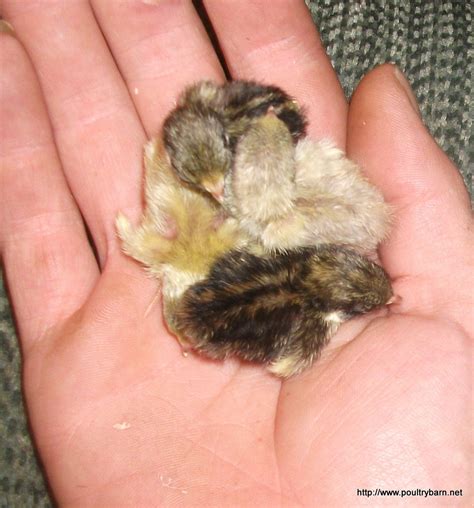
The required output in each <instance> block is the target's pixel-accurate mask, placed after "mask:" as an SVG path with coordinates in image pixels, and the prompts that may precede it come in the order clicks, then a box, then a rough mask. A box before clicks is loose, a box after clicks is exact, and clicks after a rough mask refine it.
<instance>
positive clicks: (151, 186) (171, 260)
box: [116, 141, 247, 343]
mask: <svg viewBox="0 0 474 508" xmlns="http://www.w3.org/2000/svg"><path fill="white" fill-rule="evenodd" d="M145 199H146V207H145V211H144V215H143V218H142V220H141V223H140V224H139V225H138V226H133V225H132V224H131V223H130V221H129V220H128V219H127V218H126V217H125V216H124V215H122V214H119V215H118V217H117V220H116V227H117V231H118V235H119V237H120V238H121V240H122V242H123V249H124V251H125V252H126V253H127V254H128V255H130V256H131V257H133V258H134V259H136V260H137V261H140V262H141V263H143V264H144V265H145V266H146V268H147V269H148V271H149V273H150V274H151V275H153V276H155V277H157V278H159V279H160V280H161V281H162V294H163V313H164V317H165V320H166V322H167V324H168V326H169V327H170V330H171V331H173V332H174V333H175V334H176V330H175V327H174V315H175V313H174V309H175V307H176V304H177V302H178V301H179V299H180V298H181V296H182V294H183V293H184V291H185V290H186V289H187V288H188V287H189V286H191V285H192V284H195V283H196V282H198V281H200V280H202V279H204V278H205V277H206V276H207V274H208V273H209V270H210V268H211V266H212V264H213V263H214V262H215V260H216V259H218V258H219V257H220V256H222V254H224V253H225V252H227V251H229V250H231V249H233V248H239V247H243V246H244V245H246V243H247V238H246V235H245V234H244V233H242V232H241V230H240V229H239V227H238V225H237V223H236V221H235V219H233V218H231V217H224V215H223V214H222V210H221V209H220V207H219V206H218V205H217V203H216V202H215V201H214V200H212V199H210V198H208V197H207V196H205V195H203V194H201V193H199V192H196V191H195V190H193V189H190V188H188V187H186V186H183V185H182V183H181V182H180V181H179V180H178V179H177V178H176V176H175V175H174V173H173V171H172V169H171V167H170V164H169V160H168V158H167V156H166V154H165V152H164V150H163V147H162V146H161V144H160V143H159V142H156V141H155V142H150V143H148V144H147V145H146V147H145ZM178 338H179V339H180V337H178ZM181 342H182V343H183V341H181Z"/></svg>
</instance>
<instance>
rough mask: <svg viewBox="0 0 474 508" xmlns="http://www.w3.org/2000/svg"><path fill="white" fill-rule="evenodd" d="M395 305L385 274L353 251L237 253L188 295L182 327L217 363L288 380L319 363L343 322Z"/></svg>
mask: <svg viewBox="0 0 474 508" xmlns="http://www.w3.org/2000/svg"><path fill="white" fill-rule="evenodd" d="M391 298H392V290H391V286H390V282H389V279H388V277H387V274H386V273H385V272H384V270H383V269H382V268H381V267H380V266H378V265H377V264H375V263H373V262H372V261H370V260H368V259H366V258H365V257H362V256H360V255H359V254H357V253H356V252H355V251H353V250H350V249H346V248H343V247H336V246H333V245H319V246H317V247H310V248H303V249H298V250H292V251H289V252H278V253H273V254H269V255H267V256H265V257H261V256H255V255H254V254H251V253H249V252H245V251H242V250H234V251H232V252H230V253H227V254H225V255H224V256H223V257H221V258H220V259H219V260H218V261H217V262H216V263H215V264H214V265H213V267H212V269H211V271H210V273H209V275H208V277H207V278H205V279H204V280H202V281H200V282H198V283H196V284H194V285H192V286H190V287H189V288H188V289H187V290H186V291H185V293H184V295H183V298H182V299H181V300H180V302H179V304H178V306H177V308H176V316H175V318H176V319H175V327H176V329H177V330H178V333H179V334H180V336H181V337H184V338H185V339H184V340H185V341H187V342H188V343H189V344H190V345H191V347H192V348H193V349H195V350H196V351H198V352H201V353H203V354H204V355H206V356H208V357H210V358H215V359H223V358H226V357H228V356H237V357H239V358H241V359H244V360H249V361H255V362H261V363H264V364H266V365H267V368H268V370H269V371H271V372H272V373H274V374H276V375H278V376H281V377H288V376H291V375H293V374H297V373H299V372H301V371H303V370H304V369H306V368H307V367H309V366H310V365H311V364H312V363H313V361H314V360H315V359H316V358H317V357H318V355H319V354H320V352H321V350H322V348H323V347H324V346H325V345H326V344H327V343H328V341H329V339H330V338H331V336H332V335H333V334H334V333H335V332H336V330H337V328H338V327H339V325H340V324H341V323H342V322H343V321H345V320H347V319H349V318H351V317H352V316H356V315H359V314H364V313H367V312H370V311H371V310H373V309H376V308H378V307H381V306H383V305H385V304H387V303H390V300H391Z"/></svg>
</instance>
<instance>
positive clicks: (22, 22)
mask: <svg viewBox="0 0 474 508" xmlns="http://www.w3.org/2000/svg"><path fill="white" fill-rule="evenodd" d="M45 7H46V6H45V4H44V3H43V2H36V1H30V0H25V1H22V2H18V1H14V0H10V1H8V0H5V1H4V3H3V11H4V15H5V16H6V17H8V18H9V19H10V20H11V22H12V23H13V25H14V26H15V29H16V32H17V33H18V37H19V38H20V40H21V41H22V42H23V43H24V45H25V47H26V50H27V52H28V54H29V55H30V57H31V59H32V61H33V64H34V66H35V68H36V70H37V72H38V75H39V80H40V84H41V86H42V89H43V92H44V95H45V99H46V103H47V107H48V110H49V113H50V118H51V121H52V124H53V127H54V131H55V138H56V141H57V145H58V150H59V154H60V157H61V161H62V163H63V167H64V171H65V173H66V177H67V181H68V183H69V185H70V187H71V189H72V192H73V194H74V196H75V198H76V201H77V203H78V204H79V207H80V209H81V212H82V214H83V216H84V218H85V220H86V222H87V224H88V226H89V229H90V231H91V234H92V237H93V239H94V242H95V244H96V247H97V250H98V253H99V257H100V259H101V262H102V263H103V262H104V259H105V258H106V256H107V254H108V253H109V254H110V253H111V252H115V251H116V249H117V243H118V242H117V241H116V235H115V228H114V220H115V216H116V214H117V212H118V211H119V210H122V211H125V212H126V213H127V214H128V215H137V214H138V213H139V211H140V208H141V203H140V195H141V186H142V185H141V150H142V145H143V143H144V140H145V136H144V132H143V129H142V126H141V124H140V122H139V120H138V117H137V115H136V112H135V109H134V107H133V103H132V101H131V99H130V96H129V95H128V92H127V89H126V87H125V86H124V83H123V81H122V79H121V76H120V74H119V72H118V70H117V68H116V65H115V63H114V61H113V58H112V56H111V54H110V52H109V50H108V48H107V44H106V43H105V41H104V39H103V37H102V34H101V32H100V29H99V27H98V25H97V23H96V20H95V18H94V14H93V12H92V9H91V8H90V5H89V4H88V2H86V1H84V0H81V1H75V2H64V1H63V0H55V1H51V2H48V3H47V7H46V8H45Z"/></svg>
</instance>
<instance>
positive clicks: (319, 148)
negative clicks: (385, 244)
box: [222, 113, 390, 253]
mask: <svg viewBox="0 0 474 508" xmlns="http://www.w3.org/2000/svg"><path fill="white" fill-rule="evenodd" d="M222 203H223V206H224V207H225V208H226V209H227V210H228V212H229V213H230V214H231V215H233V216H234V217H235V218H236V219H237V220H238V221H239V223H240V225H241V226H242V227H243V229H245V230H246V231H247V232H248V233H249V234H250V235H251V236H252V237H253V238H254V239H256V240H259V241H261V242H262V244H263V246H264V247H265V249H267V250H278V249H291V248H296V247H302V246H311V245H317V244H323V243H333V244H338V245H346V246H351V247H353V248H356V249H358V250H359V251H360V252H363V253H370V252H373V251H375V249H376V248H377V245H378V244H379V243H380V241H382V240H383V238H384V237H385V236H386V234H387V230H388V227H389V223H390V209H389V207H388V205H387V204H386V203H385V202H384V199H383V196H382V194H381V193H380V191H379V190H378V189H377V188H376V187H375V186H373V185H372V184H371V183H370V182H369V181H368V180H367V179H366V178H365V177H364V175H363V174H362V172H361V171H360V169H359V168H358V166H357V165H356V164H355V163H354V162H352V161H350V160H349V159H347V158H346V157H345V156H344V154H343V152H342V151H341V150H339V149H338V148H336V147H335V146H334V145H333V144H332V143H331V142H329V141H318V142H316V141H312V140H310V139H307V138H305V139H302V140H300V141H298V143H297V144H296V146H295V145H294V143H293V142H292V138H291V135H290V133H289V131H288V128H287V126H286V124H285V123H284V122H282V121H281V120H280V119H279V118H278V117H277V116H275V115H274V114H272V113H268V114H266V115H263V116H260V117H259V118H258V119H257V120H256V121H255V122H254V123H253V124H252V125H251V126H250V127H249V128H248V129H247V131H246V132H245V133H244V134H243V135H242V136H241V138H240V140H239V142H238V143H237V146H236V148H235V155H234V159H233V164H232V166H231V170H230V171H229V172H228V173H227V175H226V179H225V186H224V198H223V201H222Z"/></svg>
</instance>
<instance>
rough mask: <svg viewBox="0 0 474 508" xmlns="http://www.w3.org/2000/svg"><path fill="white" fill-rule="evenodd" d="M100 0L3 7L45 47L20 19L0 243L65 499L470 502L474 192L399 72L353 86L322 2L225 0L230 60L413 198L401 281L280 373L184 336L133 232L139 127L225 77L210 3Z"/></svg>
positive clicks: (47, 453) (10, 54)
mask: <svg viewBox="0 0 474 508" xmlns="http://www.w3.org/2000/svg"><path fill="white" fill-rule="evenodd" d="M91 3H92V7H91V6H90V5H88V4H86V3H83V2H74V3H73V2H55V3H52V4H48V6H47V7H46V8H45V7H44V5H42V4H41V3H39V4H38V3H37V2H33V1H29V0H28V1H27V0H21V1H20V0H16V1H15V0H10V1H8V0H3V2H2V7H1V8H2V15H3V16H4V17H5V18H6V19H8V20H9V21H11V22H12V24H13V26H14V27H15V30H16V33H17V36H18V39H19V40H20V41H21V43H22V44H23V45H24V48H25V49H26V51H25V49H24V48H23V47H22V45H21V44H20V43H19V42H18V40H16V39H15V38H13V37H9V36H5V35H4V34H2V37H1V39H0V43H1V45H2V59H3V61H2V69H4V70H5V72H3V73H2V75H1V77H0V79H1V80H2V84H1V98H0V101H1V108H2V112H3V113H4V114H5V117H4V118H8V122H5V125H4V126H3V127H2V145H1V149H0V157H1V161H2V167H1V178H2V185H1V187H0V189H1V190H0V192H1V196H0V217H1V224H2V228H1V236H0V241H1V251H2V258H3V263H4V266H5V273H6V278H7V282H8V285H9V290H10V294H11V297H12V302H13V305H14V309H15V315H16V319H17V323H18V329H19V332H20V337H21V343H22V349H23V354H24V382H25V394H26V399H27V405H28V410H29V414H30V418H31V423H32V428H33V432H34V436H35V439H36V442H37V446H38V449H39V451H40V455H41V457H42V460H43V462H44V465H45V467H46V471H47V474H48V478H49V481H50V484H51V486H52V489H53V492H54V494H55V496H56V498H57V499H58V501H59V502H60V503H61V504H70V505H74V504H76V505H86V504H91V505H97V506H121V505H127V504H129V505H132V506H152V505H165V506H173V505H175V504H176V505H180V506H274V505H276V506H278V505H284V506H294V505H300V504H301V505H307V506H315V505H318V506H332V505H334V506H354V505H357V504H362V503H364V501H367V500H368V498H366V497H361V496H360V495H359V496H358V493H357V489H375V488H377V487H379V488H390V489H392V488H393V489H416V488H420V489H421V488H422V489H428V488H431V489H448V491H449V490H450V489H464V490H463V496H462V497H459V498H449V503H450V505H453V504H455V503H456V502H459V503H463V502H464V503H466V502H469V495H470V494H469V491H468V471H469V467H468V466H469V452H470V449H469V446H470V434H469V433H470V427H469V424H470V421H469V416H468V410H469V404H470V397H471V393H470V384H469V380H470V363H469V360H470V351H471V350H470V343H469V341H468V338H469V333H470V332H471V333H472V330H469V329H468V328H469V326H472V320H469V312H470V289H469V280H468V279H469V277H468V275H469V274H470V273H472V272H471V270H472V256H471V254H470V253H469V248H472V239H471V234H472V232H471V215H470V208H469V200H468V197H467V193H466V192H465V189H464V187H463V184H462V181H461V179H460V177H459V175H458V172H457V170H456V169H455V168H454V167H453V165H452V163H451V162H450V161H449V160H448V159H447V157H446V156H445V155H444V154H443V153H442V152H441V150H440V149H439V148H438V147H437V145H436V144H435V142H434V141H433V140H432V139H431V137H430V136H429V134H428V133H427V131H426V130H425V128H424V127H423V125H422V122H421V120H420V119H419V116H418V114H417V111H416V106H415V105H414V103H413V102H414V101H413V98H412V96H411V95H410V93H411V92H410V91H409V88H408V85H407V83H406V82H405V81H404V78H403V77H402V76H401V74H400V73H399V71H397V70H396V69H395V68H394V67H392V66H382V67H380V68H378V69H376V70H374V71H373V72H371V73H370V74H369V75H368V76H367V77H366V78H365V79H364V80H363V81H362V83H361V84H360V86H359V88H358V90H357V91H356V93H355V96H354V98H353V100H352V103H351V106H350V107H348V106H347V104H346V102H345V100H344V97H343V94H342V91H341V88H340V86H339V84H338V82H337V79H336V77H335V75H334V73H333V70H332V68H331V65H330V63H329V61H328V59H327V57H326V55H325V54H324V51H323V49H322V48H321V46H320V43H319V39H318V37H317V33H316V31H315V28H314V26H313V23H312V20H311V18H310V16H309V14H308V13H307V11H306V9H305V7H304V3H303V2H301V4H298V5H296V4H295V3H294V2H291V6H290V2H279V3H276V4H274V5H273V6H272V8H271V9H268V2H265V1H260V2H255V1H253V2H241V1H234V2H231V3H229V2H225V3H224V2H220V1H219V0H215V1H211V0H209V1H208V2H205V4H206V7H207V10H208V13H209V15H210V18H211V20H212V22H213V25H214V28H215V30H216V33H217V36H218V38H219V42H220V45H221V47H222V50H223V54H224V56H225V59H226V63H227V66H228V68H229V71H230V73H231V75H232V76H233V77H235V78H237V77H238V78H253V79H259V80H262V81H265V82H267V83H274V84H276V85H279V86H281V87H282V88H284V89H285V90H287V91H288V92H290V93H292V94H293V95H294V96H295V97H296V98H297V99H298V100H299V101H300V102H301V103H302V104H304V105H305V106H306V108H307V113H308V116H309V118H310V122H311V124H310V129H309V130H310V132H309V134H310V136H312V137H314V138H321V137H330V138H332V139H333V140H334V141H336V142H337V143H338V144H339V145H340V146H342V147H344V148H345V149H346V150H347V152H348V155H349V156H350V157H351V158H353V159H355V160H357V161H358V162H359V163H360V164H361V165H362V167H363V168H364V170H365V171H366V174H367V176H368V177H369V178H370V179H371V180H372V181H373V182H374V183H375V184H376V185H377V186H379V187H380V188H381V189H382V191H383V193H384V195H385V197H386V199H387V200H388V201H389V202H390V203H392V204H393V207H394V211H395V216H396V221H395V224H394V227H393V231H392V234H391V237H390V239H389V241H387V242H386V243H385V244H384V245H383V246H382V248H381V251H380V258H381V260H382V263H383V264H384V267H385V268H386V269H387V271H388V272H389V273H390V275H391V277H392V279H393V286H394V290H395V292H396V293H397V294H398V295H400V296H401V297H402V301H401V303H400V304H399V305H398V306H396V307H394V308H393V309H391V311H390V313H388V312H387V313H383V312H381V313H378V314H376V315H375V314H374V315H373V316H369V317H366V318H364V319H358V320H354V321H351V322H349V323H346V324H345V325H344V326H343V327H342V328H341V330H340V331H339V333H338V334H337V336H336V337H335V338H334V341H333V345H332V346H331V348H330V350H329V351H328V352H326V353H325V355H324V357H323V358H322V359H321V360H320V361H319V362H318V363H317V364H316V365H315V366H314V367H313V368H312V369H311V370H309V371H307V372H305V373H304V374H302V375H300V376H297V377H294V378H292V379H290V380H288V381H285V382H283V383H282V382H281V381H280V380H278V379H276V378H274V377H272V376H271V375H269V374H267V373H266V372H265V371H264V370H263V369H262V368H261V367H259V366H254V365H247V364H245V365H244V364H240V363H239V362H237V361H227V362H224V363H219V362H211V361H208V360H205V359H203V358H199V357H195V356H193V355H191V356H188V357H187V358H184V357H183V356H182V354H181V350H180V347H179V346H178V344H177V343H176V341H175V340H174V339H173V338H172V337H171V336H170V335H169V334H168V333H167V332H166V330H165V328H164V325H163V323H162V318H161V313H160V304H159V301H157V300H156V298H155V295H156V292H157V286H156V283H155V282H154V281H152V280H149V279H147V278H146V276H145V274H144V271H143V270H142V268H141V267H140V266H138V265H137V264H136V263H134V262H133V261H132V260H130V259H128V258H126V257H125V256H124V255H123V254H121V252H120V246H119V244H118V241H117V238H116V235H115V232H114V218H115V216H116V214H117V212H118V211H119V210H121V211H123V212H125V213H126V214H127V215H129V216H134V217H135V218H138V217H139V214H140V212H141V207H142V203H141V186H142V167H141V149H142V145H143V143H144V141H145V140H146V138H147V137H150V136H152V135H153V134H156V133H157V132H159V128H160V123H161V121H162V120H163V118H164V116H165V115H166V113H167V112H168V111H169V110H170V109H171V108H172V106H173V101H174V99H175V98H176V96H177V94H178V93H179V91H180V90H181V89H182V87H183V86H184V85H186V84H189V83H191V82H193V81H196V80H198V79H205V78H209V79H217V80H221V79H223V72H222V70H221V68H220V65H219V62H218V59H217V57H216V55H215V53H214V51H213V49H212V46H211V44H210V43H209V41H208V39H207V36H206V33H205V31H204V29H203V28H202V26H201V24H200V21H199V18H198V17H197V15H196V13H195V12H194V10H193V7H192V6H191V5H190V4H188V3H180V2H166V1H162V2H152V1H149V2H145V3H140V2H128V3H121V2H120V3H119V2H109V1H107V0H94V1H92V2H91ZM230 4H232V5H230ZM45 35H46V36H45ZM27 55H28V56H27ZM30 60H31V61H30ZM31 63H32V64H33V66H32V64H31ZM35 72H36V73H37V75H35ZM45 106H46V107H45ZM81 215H82V217H81ZM83 222H85V223H86V225H87V228H88V231H89V233H90V237H91V238H92V240H93V243H94V246H95V252H94V251H93V250H92V248H91V247H90V244H89V241H88V237H87V234H86V230H85V228H84V226H83ZM384 500H386V501H387V502H392V503H393V502H394V498H378V499H377V503H378V504H380V503H381V502H383V501H384ZM418 500H419V501H421V500H422V498H418ZM438 500H441V501H443V499H442V498H439V499H438ZM436 501H437V499H435V498H432V499H430V502H431V503H432V504H431V506H433V503H434V502H436ZM444 501H446V498H445V499H444Z"/></svg>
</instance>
